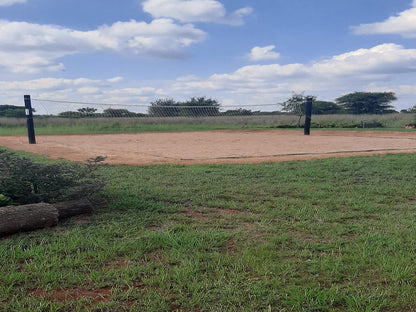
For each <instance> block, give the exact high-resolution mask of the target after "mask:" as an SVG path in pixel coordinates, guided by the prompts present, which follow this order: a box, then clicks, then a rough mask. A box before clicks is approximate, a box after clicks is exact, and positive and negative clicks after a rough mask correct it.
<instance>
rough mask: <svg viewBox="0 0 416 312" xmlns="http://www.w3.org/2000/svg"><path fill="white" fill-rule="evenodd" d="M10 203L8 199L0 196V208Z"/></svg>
mask: <svg viewBox="0 0 416 312" xmlns="http://www.w3.org/2000/svg"><path fill="white" fill-rule="evenodd" d="M10 202H11V200H10V198H9V197H7V196H4V195H3V194H0V207H3V206H7V205H8V204H9V203H10Z"/></svg>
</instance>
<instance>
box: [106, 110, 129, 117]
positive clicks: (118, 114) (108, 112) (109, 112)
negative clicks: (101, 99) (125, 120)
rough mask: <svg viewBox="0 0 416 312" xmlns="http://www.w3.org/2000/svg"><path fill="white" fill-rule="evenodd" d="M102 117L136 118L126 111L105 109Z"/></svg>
mask: <svg viewBox="0 0 416 312" xmlns="http://www.w3.org/2000/svg"><path fill="white" fill-rule="evenodd" d="M102 116H103V117H137V114H136V113H133V112H131V111H129V110H127V109H120V108H107V109H105V110H104V112H103V114H102Z"/></svg>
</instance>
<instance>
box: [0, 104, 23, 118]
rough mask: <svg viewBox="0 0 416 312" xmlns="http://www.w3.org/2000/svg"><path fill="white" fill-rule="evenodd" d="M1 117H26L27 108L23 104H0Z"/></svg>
mask: <svg viewBox="0 0 416 312" xmlns="http://www.w3.org/2000/svg"><path fill="white" fill-rule="evenodd" d="M0 117H14V118H24V117H26V113H25V108H24V107H23V106H14V105H0Z"/></svg>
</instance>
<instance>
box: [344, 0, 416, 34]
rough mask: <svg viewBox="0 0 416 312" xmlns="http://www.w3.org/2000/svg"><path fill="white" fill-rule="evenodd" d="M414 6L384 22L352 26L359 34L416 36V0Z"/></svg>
mask: <svg viewBox="0 0 416 312" xmlns="http://www.w3.org/2000/svg"><path fill="white" fill-rule="evenodd" d="M412 6H413V7H412V8H411V9H408V10H405V11H403V12H401V13H399V14H398V15H397V16H392V17H389V18H388V19H386V20H385V21H383V22H379V23H373V24H361V25H359V26H354V27H352V29H353V32H354V33H355V34H357V35H369V34H397V35H401V36H402V37H404V38H416V0H414V1H413V4H412Z"/></svg>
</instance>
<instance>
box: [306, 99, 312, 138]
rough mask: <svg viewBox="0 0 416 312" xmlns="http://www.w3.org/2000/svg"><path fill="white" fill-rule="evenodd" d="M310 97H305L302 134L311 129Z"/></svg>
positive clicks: (308, 132) (307, 133)
mask: <svg viewBox="0 0 416 312" xmlns="http://www.w3.org/2000/svg"><path fill="white" fill-rule="evenodd" d="M312 101H313V98H312V97H307V98H306V104H305V127H304V134H305V135H309V134H310V131H311V120H312Z"/></svg>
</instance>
